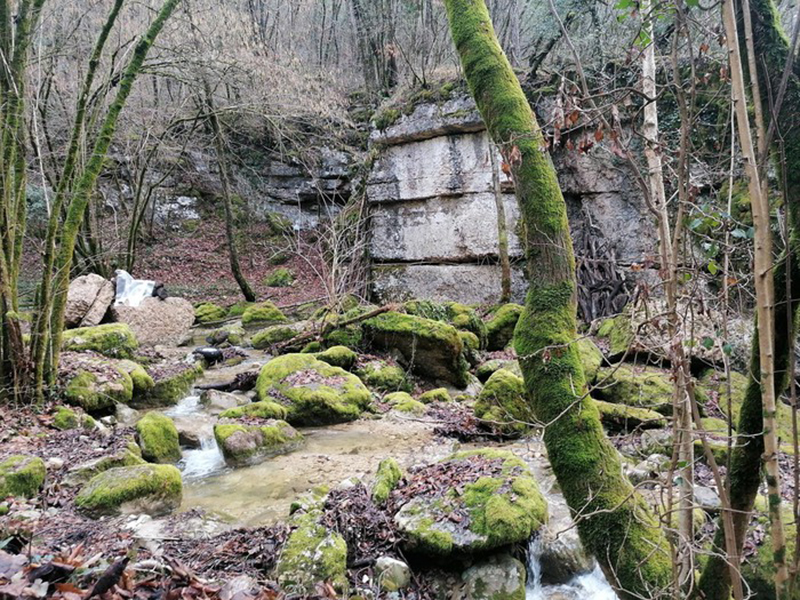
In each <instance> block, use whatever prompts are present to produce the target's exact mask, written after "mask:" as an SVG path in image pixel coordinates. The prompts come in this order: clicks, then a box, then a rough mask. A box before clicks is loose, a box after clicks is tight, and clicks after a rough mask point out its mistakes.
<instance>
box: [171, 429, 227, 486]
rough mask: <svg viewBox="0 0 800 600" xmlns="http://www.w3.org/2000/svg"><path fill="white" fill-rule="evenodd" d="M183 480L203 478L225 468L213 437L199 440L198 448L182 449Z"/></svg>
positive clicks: (223, 460)
mask: <svg viewBox="0 0 800 600" xmlns="http://www.w3.org/2000/svg"><path fill="white" fill-rule="evenodd" d="M180 466H181V472H182V473H183V479H184V481H192V480H198V479H203V478H204V477H208V476H209V475H212V474H214V473H218V472H220V471H222V470H223V469H224V468H225V459H224V458H223V457H222V452H221V451H220V449H219V446H217V440H216V439H214V438H213V437H211V438H206V439H203V440H201V441H200V448H197V449H194V450H184V452H183V459H182V460H181V465H180Z"/></svg>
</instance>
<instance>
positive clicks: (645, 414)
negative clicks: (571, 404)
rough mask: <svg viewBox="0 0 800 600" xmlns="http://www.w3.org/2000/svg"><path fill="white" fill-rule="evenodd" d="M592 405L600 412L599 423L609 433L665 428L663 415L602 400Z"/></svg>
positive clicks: (665, 423)
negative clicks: (609, 431)
mask: <svg viewBox="0 0 800 600" xmlns="http://www.w3.org/2000/svg"><path fill="white" fill-rule="evenodd" d="M594 404H595V406H596V407H597V410H598V411H599V412H600V421H602V423H603V425H605V426H606V427H607V428H608V429H610V430H611V431H615V432H619V431H632V430H634V429H658V428H660V427H666V426H667V419H666V418H665V417H664V415H662V414H660V413H657V412H656V411H654V410H650V409H649V408H639V407H636V406H626V405H624V404H612V403H610V402H603V401H602V400H595V401H594Z"/></svg>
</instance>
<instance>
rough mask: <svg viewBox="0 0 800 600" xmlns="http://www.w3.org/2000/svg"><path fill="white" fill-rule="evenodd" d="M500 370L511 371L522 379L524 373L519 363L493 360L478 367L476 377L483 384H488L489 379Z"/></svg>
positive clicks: (499, 359)
mask: <svg viewBox="0 0 800 600" xmlns="http://www.w3.org/2000/svg"><path fill="white" fill-rule="evenodd" d="M500 369H506V370H508V371H511V372H512V373H513V374H514V375H516V376H517V377H522V371H521V370H520V368H519V361H516V360H503V359H502V358H493V359H492V360H487V361H486V362H485V363H482V364H480V365H478V368H477V369H475V376H476V377H477V378H478V381H480V382H481V383H486V382H487V381H488V380H489V377H491V376H492V374H493V373H494V372H495V371H499V370H500Z"/></svg>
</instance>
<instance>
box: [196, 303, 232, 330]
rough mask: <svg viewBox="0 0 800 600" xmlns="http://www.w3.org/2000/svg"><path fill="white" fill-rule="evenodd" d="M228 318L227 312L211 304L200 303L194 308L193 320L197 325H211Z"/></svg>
mask: <svg viewBox="0 0 800 600" xmlns="http://www.w3.org/2000/svg"><path fill="white" fill-rule="evenodd" d="M227 316H228V311H227V310H225V309H224V308H222V307H221V306H219V305H218V304H214V303H213V302H201V303H200V304H198V305H197V306H195V308H194V320H195V321H196V322H197V323H200V324H201V325H202V324H205V323H213V322H214V321H221V320H222V319H224V318H225V317H227Z"/></svg>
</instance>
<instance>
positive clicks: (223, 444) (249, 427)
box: [214, 419, 303, 467]
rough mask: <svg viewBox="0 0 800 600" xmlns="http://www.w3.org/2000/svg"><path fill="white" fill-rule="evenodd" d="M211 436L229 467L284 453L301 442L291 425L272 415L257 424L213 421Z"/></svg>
mask: <svg viewBox="0 0 800 600" xmlns="http://www.w3.org/2000/svg"><path fill="white" fill-rule="evenodd" d="M214 437H215V438H216V440H217V444H218V445H219V447H220V450H222V455H223V456H224V457H225V462H226V463H227V464H228V465H230V466H232V467H245V466H249V465H255V464H258V463H260V462H263V461H265V460H266V459H268V458H271V457H273V456H277V455H278V454H288V453H289V452H291V451H293V450H296V449H297V448H298V447H299V446H300V445H301V444H302V443H303V436H302V435H301V434H300V433H299V432H298V431H297V430H296V429H295V428H294V427H292V426H291V425H289V424H288V423H287V422H285V421H278V420H275V419H267V420H264V422H263V423H259V424H258V425H253V424H250V423H248V424H243V423H217V424H216V425H214Z"/></svg>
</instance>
